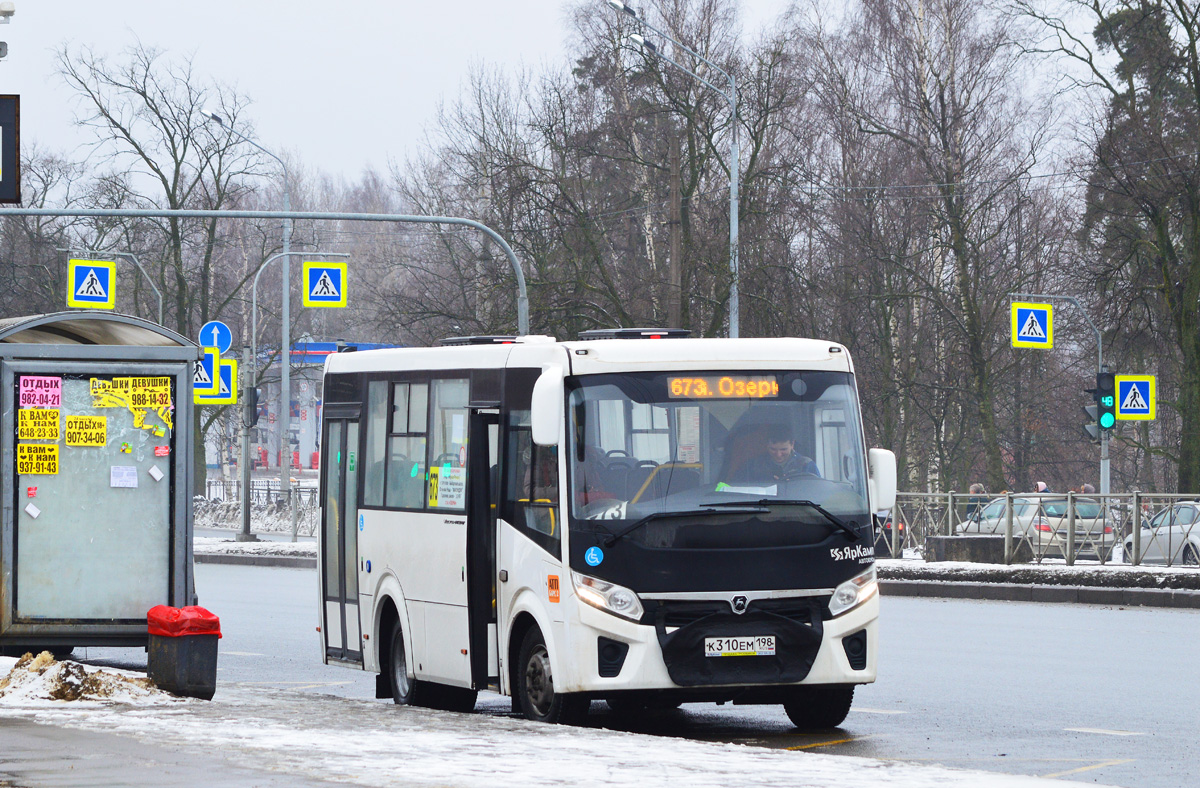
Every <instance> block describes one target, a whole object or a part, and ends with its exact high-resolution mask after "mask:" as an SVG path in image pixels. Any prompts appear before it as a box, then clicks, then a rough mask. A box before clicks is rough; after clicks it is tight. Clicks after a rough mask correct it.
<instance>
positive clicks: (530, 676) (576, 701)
mask: <svg viewBox="0 0 1200 788" xmlns="http://www.w3.org/2000/svg"><path fill="white" fill-rule="evenodd" d="M517 670H518V673H517V692H518V693H520V698H521V710H522V711H523V712H524V713H525V716H526V717H527V718H529V719H531V720H533V721H534V722H549V723H562V724H566V725H575V724H578V723H581V722H583V720H584V718H585V717H586V716H587V710H588V700H587V698H581V697H579V696H577V695H573V694H571V693H565V692H555V691H554V676H553V674H552V673H551V671H550V651H549V649H547V648H546V639H545V638H544V637H542V633H541V631H540V630H538V628H537V627H533V628H531V629H530V630H529V631H528V632H526V633H525V640H524V641H523V642H522V643H521V652H520V658H519V659H518V660H517Z"/></svg>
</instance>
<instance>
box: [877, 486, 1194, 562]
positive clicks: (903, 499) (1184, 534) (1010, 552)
mask: <svg viewBox="0 0 1200 788" xmlns="http://www.w3.org/2000/svg"><path fill="white" fill-rule="evenodd" d="M970 534H985V535H986V534H991V535H995V536H997V537H1003V539H1004V561H1005V563H1013V562H1014V561H1017V560H1033V561H1035V562H1036V563H1043V562H1047V561H1049V562H1052V563H1053V562H1058V561H1062V562H1065V563H1066V564H1067V565H1068V566H1072V565H1075V564H1076V563H1077V562H1083V563H1100V564H1109V563H1124V564H1132V565H1138V564H1143V563H1145V564H1164V565H1166V566H1198V565H1200V496H1197V495H1184V494H1166V493H1142V492H1133V493H1117V494H1109V495H1095V494H1079V493H1027V494H1014V493H1005V494H1004V495H1003V496H999V497H992V498H989V497H987V496H982V495H969V494H966V493H955V492H949V493H900V494H899V495H897V496H896V505H895V507H894V508H893V509H892V511H891V513H890V515H889V516H888V517H887V518H886V519H884V520H882V521H880V523H879V525H878V529H877V532H876V543H875V548H876V550H875V552H876V555H877V556H879V557H883V558H887V557H896V558H911V559H920V558H924V557H925V555H926V553H927V552H928V550H929V542H928V540H929V538H930V537H940V536H947V537H952V536H960V535H970Z"/></svg>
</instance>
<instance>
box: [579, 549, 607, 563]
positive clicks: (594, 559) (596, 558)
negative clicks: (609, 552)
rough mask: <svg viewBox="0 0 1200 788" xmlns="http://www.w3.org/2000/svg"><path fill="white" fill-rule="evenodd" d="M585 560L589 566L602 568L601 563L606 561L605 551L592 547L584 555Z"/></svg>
mask: <svg viewBox="0 0 1200 788" xmlns="http://www.w3.org/2000/svg"><path fill="white" fill-rule="evenodd" d="M583 560H584V561H586V562H587V565H588V566H600V563H601V562H602V561H603V560H604V551H603V550H601V549H600V548H599V547H596V546H595V545H592V546H591V547H589V548H588V549H587V552H585V553H584V554H583Z"/></svg>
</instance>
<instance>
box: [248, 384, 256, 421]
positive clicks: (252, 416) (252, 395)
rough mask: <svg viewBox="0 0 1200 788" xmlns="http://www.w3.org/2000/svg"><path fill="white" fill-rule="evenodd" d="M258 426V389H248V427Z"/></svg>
mask: <svg viewBox="0 0 1200 788" xmlns="http://www.w3.org/2000/svg"><path fill="white" fill-rule="evenodd" d="M257 425H258V389H257V388H253V387H251V388H248V389H246V426H247V427H254V426H257Z"/></svg>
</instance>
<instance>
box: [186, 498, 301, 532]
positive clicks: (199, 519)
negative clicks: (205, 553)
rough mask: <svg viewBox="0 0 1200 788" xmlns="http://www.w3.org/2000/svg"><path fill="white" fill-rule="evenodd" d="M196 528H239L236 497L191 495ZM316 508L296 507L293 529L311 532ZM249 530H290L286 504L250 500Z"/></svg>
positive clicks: (231, 529)
mask: <svg viewBox="0 0 1200 788" xmlns="http://www.w3.org/2000/svg"><path fill="white" fill-rule="evenodd" d="M193 502H194V510H195V518H196V520H195V524H196V527H197V528H215V529H219V530H223V531H240V530H242V508H241V506H240V505H239V504H238V502H237V501H228V502H225V501H218V500H211V501H210V500H208V499H207V498H204V497H203V496H196V497H195V498H194V499H193ZM317 512H318V509H317V508H316V507H315V506H311V505H301V506H299V507H298V513H297V518H296V530H297V531H298V532H299V534H300V535H301V536H312V535H313V534H314V532H315V530H316V525H317ZM250 530H251V531H252V532H253V533H259V534H283V533H287V534H290V533H291V532H292V519H291V514H290V513H289V511H288V509H287V507H286V506H283V505H280V504H257V503H255V504H251V505H250Z"/></svg>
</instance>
